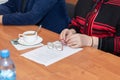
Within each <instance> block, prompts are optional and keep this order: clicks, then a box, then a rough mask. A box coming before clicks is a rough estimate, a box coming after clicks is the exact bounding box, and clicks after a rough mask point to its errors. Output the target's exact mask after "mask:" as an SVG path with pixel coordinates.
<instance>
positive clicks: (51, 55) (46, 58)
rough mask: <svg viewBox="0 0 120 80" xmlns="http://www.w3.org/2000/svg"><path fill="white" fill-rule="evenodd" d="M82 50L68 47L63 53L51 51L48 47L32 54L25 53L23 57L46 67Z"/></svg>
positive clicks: (38, 49)
mask: <svg viewBox="0 0 120 80" xmlns="http://www.w3.org/2000/svg"><path fill="white" fill-rule="evenodd" d="M80 50H82V48H78V49H73V48H70V47H67V46H64V49H63V51H57V50H56V49H49V48H48V47H47V46H46V45H45V46H43V47H40V48H37V49H35V50H32V51H30V52H27V53H24V54H22V55H21V56H23V57H25V58H27V59H29V60H32V61H35V62H37V63H39V64H43V65H45V66H48V65H51V64H53V63H55V62H57V61H59V60H61V59H63V58H65V57H68V56H70V55H72V54H75V53H76V52H78V51H80Z"/></svg>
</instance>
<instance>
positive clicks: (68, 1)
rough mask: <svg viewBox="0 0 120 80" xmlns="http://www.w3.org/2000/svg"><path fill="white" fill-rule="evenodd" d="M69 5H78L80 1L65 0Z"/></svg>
mask: <svg viewBox="0 0 120 80" xmlns="http://www.w3.org/2000/svg"><path fill="white" fill-rule="evenodd" d="M65 1H66V2H67V3H70V4H76V2H77V1H78V0H65Z"/></svg>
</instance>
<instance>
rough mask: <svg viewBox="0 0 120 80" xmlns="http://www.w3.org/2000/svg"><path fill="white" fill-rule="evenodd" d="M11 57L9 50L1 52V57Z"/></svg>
mask: <svg viewBox="0 0 120 80" xmlns="http://www.w3.org/2000/svg"><path fill="white" fill-rule="evenodd" d="M9 56H10V52H9V50H7V49H5V50H1V57H2V58H8V57H9Z"/></svg>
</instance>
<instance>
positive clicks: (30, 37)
mask: <svg viewBox="0 0 120 80" xmlns="http://www.w3.org/2000/svg"><path fill="white" fill-rule="evenodd" d="M18 36H19V39H21V38H22V39H23V40H24V41H25V42H26V43H34V42H35V41H36V40H37V38H38V35H37V32H35V31H25V32H24V33H23V34H19V35H18Z"/></svg>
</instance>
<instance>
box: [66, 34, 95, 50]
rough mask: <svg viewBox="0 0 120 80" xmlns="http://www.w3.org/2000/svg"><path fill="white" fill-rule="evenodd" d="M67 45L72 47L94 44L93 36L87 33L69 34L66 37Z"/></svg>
mask: <svg viewBox="0 0 120 80" xmlns="http://www.w3.org/2000/svg"><path fill="white" fill-rule="evenodd" d="M66 42H67V45H68V46H70V47H72V48H78V47H85V46H92V45H93V38H92V37H91V36H88V35H85V34H74V35H70V36H67V38H66Z"/></svg>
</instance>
